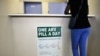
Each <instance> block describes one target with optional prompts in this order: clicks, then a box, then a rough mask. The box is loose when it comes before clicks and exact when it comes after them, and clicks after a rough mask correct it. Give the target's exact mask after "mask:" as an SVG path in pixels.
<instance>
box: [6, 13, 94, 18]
mask: <svg viewBox="0 0 100 56" xmlns="http://www.w3.org/2000/svg"><path fill="white" fill-rule="evenodd" d="M8 16H10V17H37V16H38V17H42V16H43V17H51V16H53V17H66V16H67V17H70V16H71V15H70V14H68V15H65V14H8ZM88 17H95V15H88Z"/></svg>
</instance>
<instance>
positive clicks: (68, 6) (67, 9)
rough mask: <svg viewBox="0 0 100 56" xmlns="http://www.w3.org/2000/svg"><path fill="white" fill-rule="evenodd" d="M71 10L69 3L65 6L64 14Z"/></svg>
mask: <svg viewBox="0 0 100 56" xmlns="http://www.w3.org/2000/svg"><path fill="white" fill-rule="evenodd" d="M69 10H70V4H69V3H68V5H67V6H66V8H65V11H64V14H70V13H69Z"/></svg>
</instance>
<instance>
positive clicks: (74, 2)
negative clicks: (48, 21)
mask: <svg viewBox="0 0 100 56" xmlns="http://www.w3.org/2000/svg"><path fill="white" fill-rule="evenodd" d="M80 7H81V8H80ZM69 10H70V11H71V17H76V15H77V13H78V17H77V19H76V22H75V24H74V27H72V28H70V29H71V42H72V51H73V56H86V41H87V38H88V36H89V32H90V23H89V21H88V12H89V11H88V10H89V9H88V1H87V0H69V2H68V5H67V6H66V9H65V12H64V14H68V12H69ZM73 19H74V18H73ZM78 46H79V48H80V55H79V54H78Z"/></svg>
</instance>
